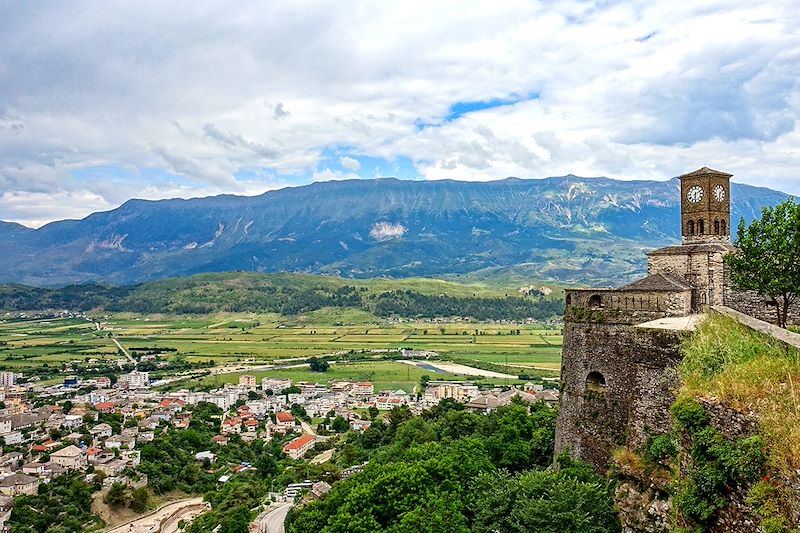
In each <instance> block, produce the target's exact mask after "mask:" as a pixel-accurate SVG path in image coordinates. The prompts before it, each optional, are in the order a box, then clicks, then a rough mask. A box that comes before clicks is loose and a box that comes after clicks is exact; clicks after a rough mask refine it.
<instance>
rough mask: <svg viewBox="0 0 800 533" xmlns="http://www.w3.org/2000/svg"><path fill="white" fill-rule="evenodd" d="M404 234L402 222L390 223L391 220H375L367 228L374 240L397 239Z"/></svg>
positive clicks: (404, 229) (404, 228)
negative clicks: (370, 226)
mask: <svg viewBox="0 0 800 533" xmlns="http://www.w3.org/2000/svg"><path fill="white" fill-rule="evenodd" d="M405 234H406V227H405V226H403V225H402V224H392V223H391V222H376V223H375V224H373V225H372V228H370V230H369V236H370V237H372V238H373V239H375V240H376V241H388V240H390V239H399V238H400V237H402V236H403V235H405Z"/></svg>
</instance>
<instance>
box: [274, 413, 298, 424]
mask: <svg viewBox="0 0 800 533" xmlns="http://www.w3.org/2000/svg"><path fill="white" fill-rule="evenodd" d="M275 418H276V419H277V420H278V422H294V417H293V416H292V415H291V413H285V412H280V413H278V414H277V415H275Z"/></svg>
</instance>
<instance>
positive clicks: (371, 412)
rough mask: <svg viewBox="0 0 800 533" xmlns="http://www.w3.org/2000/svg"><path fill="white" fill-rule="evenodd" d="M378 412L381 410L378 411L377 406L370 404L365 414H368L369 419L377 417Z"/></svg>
mask: <svg viewBox="0 0 800 533" xmlns="http://www.w3.org/2000/svg"><path fill="white" fill-rule="evenodd" d="M380 413H381V412H380V411H379V410H378V408H377V407H375V406H374V405H370V406H369V407H368V408H367V414H369V419H370V420H375V419H376V418H378V415H379V414H380Z"/></svg>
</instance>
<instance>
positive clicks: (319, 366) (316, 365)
mask: <svg viewBox="0 0 800 533" xmlns="http://www.w3.org/2000/svg"><path fill="white" fill-rule="evenodd" d="M308 365H309V367H310V368H311V371H312V372H327V371H328V368H330V365H329V364H328V362H327V361H325V360H324V359H318V358H316V357H312V358H311V359H309V360H308Z"/></svg>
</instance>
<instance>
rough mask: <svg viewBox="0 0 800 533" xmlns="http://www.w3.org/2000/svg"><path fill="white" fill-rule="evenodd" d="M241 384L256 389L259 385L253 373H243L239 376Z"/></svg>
mask: <svg viewBox="0 0 800 533" xmlns="http://www.w3.org/2000/svg"><path fill="white" fill-rule="evenodd" d="M239 386H240V387H247V388H248V389H255V388H256V387H257V385H256V377H255V376H254V375H252V374H242V375H241V376H239Z"/></svg>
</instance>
